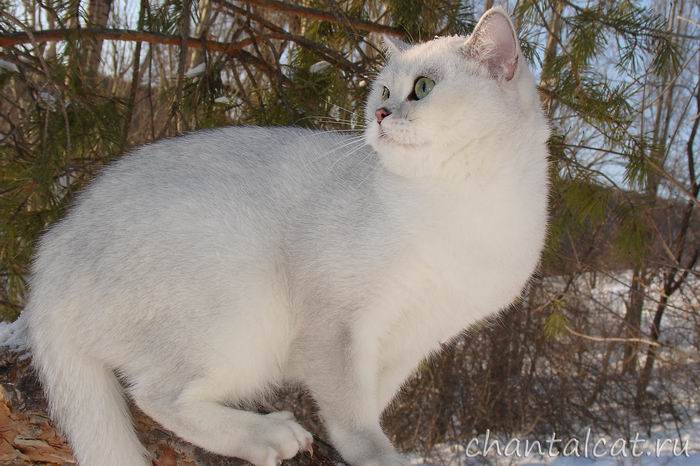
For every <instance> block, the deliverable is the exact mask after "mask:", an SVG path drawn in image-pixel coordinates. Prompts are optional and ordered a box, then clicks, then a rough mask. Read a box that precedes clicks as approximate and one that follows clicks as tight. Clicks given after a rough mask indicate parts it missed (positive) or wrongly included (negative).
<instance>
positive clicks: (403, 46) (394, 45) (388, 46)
mask: <svg viewBox="0 0 700 466" xmlns="http://www.w3.org/2000/svg"><path fill="white" fill-rule="evenodd" d="M382 39H383V41H384V50H385V51H386V54H387V55H388V56H390V57H392V56H395V55H399V54H400V53H401V52H403V51H404V50H408V49H409V48H410V47H411V46H410V45H408V44H407V43H406V42H404V41H402V40H401V39H399V38H398V37H394V36H391V35H389V34H382Z"/></svg>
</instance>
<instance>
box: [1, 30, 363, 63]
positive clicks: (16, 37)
mask: <svg viewBox="0 0 700 466" xmlns="http://www.w3.org/2000/svg"><path fill="white" fill-rule="evenodd" d="M32 36H33V37H34V40H36V42H37V43H42V42H52V41H62V40H79V39H81V38H82V37H92V38H95V39H101V40H121V41H129V42H141V41H143V42H149V43H152V44H163V45H178V46H179V45H181V44H183V43H184V44H186V45H187V47H188V48H198V49H202V48H206V49H207V50H210V51H214V52H221V53H225V54H228V55H235V56H240V55H242V54H243V50H242V49H243V48H245V47H247V46H249V45H252V44H253V43H254V42H255V40H257V39H259V38H267V39H275V40H287V41H291V42H294V43H296V44H298V45H300V46H301V47H304V48H307V49H310V50H313V51H315V52H316V53H318V54H319V55H321V56H322V57H323V58H324V59H327V60H328V61H330V62H333V63H335V64H336V65H337V66H339V67H341V68H344V69H346V70H348V71H351V72H354V73H357V72H359V71H360V68H359V67H358V66H357V65H356V64H354V63H352V62H351V61H349V60H347V59H346V58H345V57H343V56H342V55H341V54H339V53H338V52H336V51H334V50H332V49H330V48H328V47H325V46H323V45H321V44H319V43H316V42H314V41H312V40H311V39H307V38H306V37H302V36H297V35H294V34H289V33H286V32H271V33H268V34H261V35H260V36H258V37H257V38H252V37H251V38H247V39H243V40H240V41H238V42H229V43H227V42H218V41H213V40H202V39H199V38H195V37H186V38H182V37H180V36H176V35H167V34H161V33H157V32H145V31H134V30H131V29H102V28H72V29H48V30H44V31H32ZM30 42H32V38H31V37H30V36H29V35H28V33H25V32H15V33H12V34H1V35H0V46H2V47H12V46H15V45H18V44H25V43H30Z"/></svg>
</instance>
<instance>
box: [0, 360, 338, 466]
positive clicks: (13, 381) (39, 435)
mask: <svg viewBox="0 0 700 466" xmlns="http://www.w3.org/2000/svg"><path fill="white" fill-rule="evenodd" d="M131 411H132V415H133V418H134V425H135V426H136V429H137V431H138V434H139V438H140V439H141V441H142V442H143V444H144V446H145V447H146V448H147V449H148V451H149V452H150V453H151V455H152V457H153V466H224V465H227V466H234V465H236V466H237V465H246V464H248V463H246V462H245V461H242V460H237V459H234V458H226V457H222V456H217V455H214V454H211V453H208V452H206V451H204V450H202V449H201V448H198V447H195V446H193V445H191V444H189V443H187V442H185V441H183V440H181V439H179V438H178V437H176V436H175V435H174V434H172V433H171V432H169V431H167V430H166V429H164V428H162V427H161V426H160V425H158V423H156V422H155V421H153V420H152V419H150V418H149V417H148V416H146V415H145V414H143V413H142V412H141V411H139V410H138V409H137V408H136V407H134V406H133V405H132V406H131ZM36 464H47V465H58V464H60V465H71V464H75V459H74V457H73V454H72V452H71V450H70V448H69V446H68V444H67V443H66V441H65V439H64V438H63V437H62V436H61V435H60V434H59V433H58V431H57V430H56V428H55V426H54V424H53V423H52V421H51V420H50V419H49V417H48V415H47V406H46V400H45V398H44V396H43V393H42V390H41V386H40V384H39V382H38V380H37V378H36V376H35V374H34V373H33V371H32V369H31V366H30V358H29V355H28V354H22V353H16V352H12V351H10V350H8V349H7V348H3V347H0V465H16V466H24V465H36ZM283 464H285V465H290V466H291V465H295V466H296V465H298V466H334V465H337V464H342V458H341V457H340V455H339V454H338V453H337V452H336V451H335V450H334V449H333V448H332V447H331V446H330V445H329V444H328V443H327V442H325V441H324V440H323V439H322V438H320V437H319V436H317V435H314V455H313V457H312V456H310V455H309V454H308V453H299V454H298V455H297V456H296V457H295V458H292V459H291V460H288V461H285V462H284V463H283Z"/></svg>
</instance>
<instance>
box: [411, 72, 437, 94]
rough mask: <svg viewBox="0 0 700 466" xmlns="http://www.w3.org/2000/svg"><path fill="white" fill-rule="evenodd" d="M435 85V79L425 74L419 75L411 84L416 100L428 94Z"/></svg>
mask: <svg viewBox="0 0 700 466" xmlns="http://www.w3.org/2000/svg"><path fill="white" fill-rule="evenodd" d="M433 87H435V81H433V80H432V79H430V78H426V77H425V76H421V77H420V78H418V79H416V84H414V86H413V93H414V94H415V96H416V100H420V99H422V98H423V97H425V96H426V95H428V94H430V91H432V90H433Z"/></svg>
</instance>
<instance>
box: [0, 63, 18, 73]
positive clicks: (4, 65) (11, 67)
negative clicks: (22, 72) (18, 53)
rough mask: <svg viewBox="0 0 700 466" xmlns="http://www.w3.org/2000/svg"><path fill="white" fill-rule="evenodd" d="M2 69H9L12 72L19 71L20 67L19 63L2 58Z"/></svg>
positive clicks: (0, 64) (0, 65)
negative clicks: (18, 66)
mask: <svg viewBox="0 0 700 466" xmlns="http://www.w3.org/2000/svg"><path fill="white" fill-rule="evenodd" d="M0 69H3V70H6V71H9V72H11V73H19V68H17V65H15V64H14V63H12V62H9V61H7V60H0Z"/></svg>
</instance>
